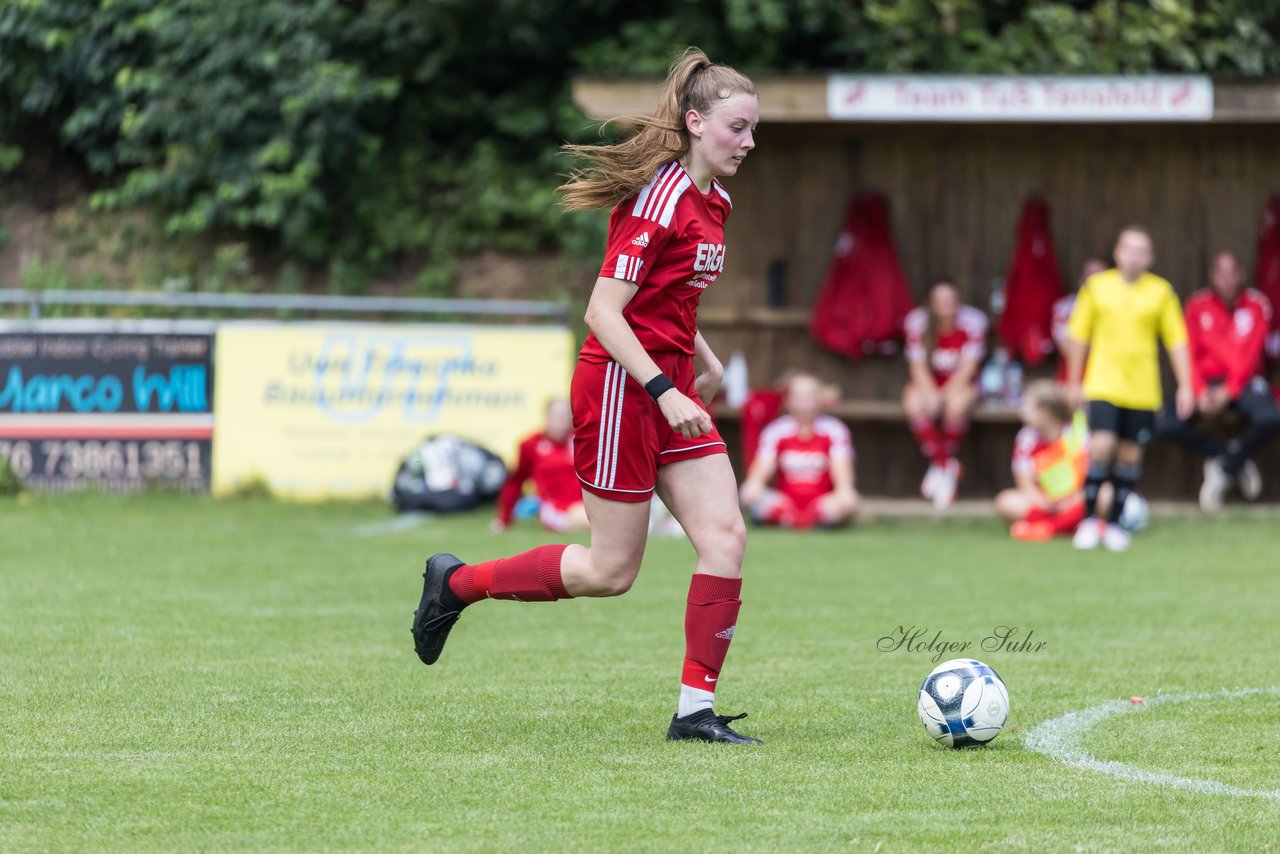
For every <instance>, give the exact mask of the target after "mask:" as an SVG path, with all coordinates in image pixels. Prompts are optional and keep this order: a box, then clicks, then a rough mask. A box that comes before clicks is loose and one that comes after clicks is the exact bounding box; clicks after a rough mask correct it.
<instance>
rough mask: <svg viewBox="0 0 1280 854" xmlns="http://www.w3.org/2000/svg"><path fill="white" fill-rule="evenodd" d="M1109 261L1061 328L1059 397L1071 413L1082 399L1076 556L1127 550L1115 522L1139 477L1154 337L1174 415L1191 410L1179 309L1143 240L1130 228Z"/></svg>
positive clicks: (1155, 385) (1150, 412) (1155, 377)
mask: <svg viewBox="0 0 1280 854" xmlns="http://www.w3.org/2000/svg"><path fill="white" fill-rule="evenodd" d="M1115 260H1116V266H1115V268H1114V269H1111V270H1104V271H1102V272H1101V273H1095V274H1094V275H1092V276H1090V277H1089V278H1088V279H1087V280H1086V281H1085V283H1084V285H1082V286H1081V288H1080V294H1079V296H1078V297H1077V298H1076V304H1075V308H1074V309H1073V310H1072V312H1071V320H1070V321H1069V322H1068V324H1067V335H1068V338H1069V343H1068V347H1067V383H1068V388H1067V393H1068V396H1069V398H1070V400H1071V403H1072V404H1073V405H1074V406H1077V407H1078V406H1080V405H1081V404H1082V403H1085V402H1087V404H1088V410H1087V411H1088V415H1089V471H1088V475H1087V476H1086V479H1085V485H1084V499H1085V520H1084V521H1083V522H1081V523H1080V527H1079V528H1077V529H1076V534H1075V540H1074V543H1075V546H1076V548H1078V549H1093V548H1097V547H1098V544H1099V543H1101V544H1102V545H1104V546H1106V547H1107V548H1108V549H1109V550H1111V551H1124V550H1125V549H1127V548H1128V547H1129V533H1128V532H1127V531H1125V530H1124V529H1123V528H1121V527H1120V526H1119V524H1117V523H1118V520H1119V519H1120V513H1121V511H1122V510H1123V509H1124V503H1125V499H1127V498H1128V497H1129V493H1130V492H1132V491H1133V488H1134V486H1136V485H1137V483H1138V478H1139V477H1141V475H1142V451H1143V448H1144V447H1145V446H1146V445H1147V444H1148V443H1149V442H1150V441H1151V439H1152V435H1153V433H1154V431H1155V420H1156V411H1157V410H1158V409H1159V408H1160V404H1161V392H1160V355H1159V351H1158V350H1157V348H1156V342H1157V339H1159V340H1160V341H1162V342H1164V347H1165V349H1166V350H1167V351H1168V352H1169V361H1170V362H1171V363H1172V364H1173V373H1174V376H1175V377H1176V378H1177V381H1178V393H1177V399H1176V408H1177V412H1178V417H1179V418H1187V417H1189V416H1190V415H1191V413H1192V412H1193V411H1194V410H1195V394H1194V393H1193V392H1192V389H1191V362H1190V358H1189V356H1188V354H1187V327H1186V324H1185V323H1184V322H1183V320H1182V305H1181V303H1180V302H1179V301H1178V295H1177V294H1176V293H1174V290H1173V286H1172V285H1170V284H1169V283H1168V282H1167V281H1165V280H1164V279H1162V278H1160V277H1159V276H1155V275H1152V274H1151V272H1150V269H1151V263H1152V261H1154V260H1155V252H1154V250H1153V249H1152V245H1151V235H1150V233H1149V232H1148V231H1147V230H1146V229H1145V228H1143V227H1142V226H1137V225H1131V226H1129V227H1128V228H1126V229H1124V230H1123V231H1121V232H1120V236H1119V237H1118V238H1117V239H1116V248H1115ZM1086 353H1087V354H1088V366H1087V367H1086V365H1085V361H1086V360H1085V355H1086ZM1082 377H1083V382H1082V381H1081V379H1082ZM1108 480H1110V481H1111V484H1112V487H1113V488H1114V490H1115V493H1114V495H1115V497H1114V498H1113V499H1112V501H1111V512H1110V513H1109V514H1108V515H1109V518H1108V519H1107V521H1106V522H1104V521H1103V520H1102V519H1100V518H1098V515H1097V510H1098V507H1097V505H1098V489H1099V487H1101V486H1102V484H1103V483H1105V482H1106V481H1108Z"/></svg>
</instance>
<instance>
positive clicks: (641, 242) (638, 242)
mask: <svg viewBox="0 0 1280 854" xmlns="http://www.w3.org/2000/svg"><path fill="white" fill-rule="evenodd" d="M631 245H632V246H639V247H640V248H642V249H643V248H644V247H646V246H648V245H649V232H647V231H646V232H645V233H644V234H642V235H640V236H639V237H637V238H636V239H635V240H632V241H631Z"/></svg>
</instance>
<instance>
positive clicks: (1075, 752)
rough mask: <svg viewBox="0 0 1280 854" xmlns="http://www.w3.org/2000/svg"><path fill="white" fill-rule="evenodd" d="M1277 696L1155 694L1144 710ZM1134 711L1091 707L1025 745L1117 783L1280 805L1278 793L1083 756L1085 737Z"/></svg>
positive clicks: (1279, 692)
mask: <svg viewBox="0 0 1280 854" xmlns="http://www.w3.org/2000/svg"><path fill="white" fill-rule="evenodd" d="M1260 694H1261V695H1267V696H1272V697H1275V696H1280V688H1241V689H1237V690H1227V689H1223V690H1221V691H1209V692H1204V693H1199V694H1157V695H1156V696H1154V697H1149V698H1148V699H1147V701H1146V703H1145V705H1147V706H1155V705H1159V704H1161V703H1189V702H1195V701H1200V702H1212V701H1215V700H1231V699H1236V698H1240V697H1254V696H1258V695H1260ZM1134 711H1137V710H1136V709H1134V707H1133V706H1132V705H1131V704H1130V703H1129V701H1128V700H1111V701H1109V702H1106V703H1101V704H1099V705H1097V706H1091V707H1090V708H1087V709H1082V710H1080V711H1078V712H1068V713H1067V714H1065V715H1063V716H1062V717H1059V718H1054V719H1053V720H1051V721H1045V722H1044V723H1042V724H1039V725H1037V726H1036V727H1034V728H1033V729H1031V730H1030V731H1029V732H1028V733H1027V736H1026V745H1027V747H1029V748H1031V749H1032V750H1034V751H1036V752H1037V753H1043V754H1045V755H1046V756H1049V757H1051V758H1053V759H1056V760H1058V761H1059V762H1062V763H1064V764H1066V765H1070V766H1072V767H1073V768H1083V769H1085V770H1087V771H1100V772H1101V773H1103V774H1109V775H1111V776H1112V777H1116V778H1117V779H1120V780H1128V781H1131V782H1137V783H1155V784H1156V785H1159V786H1169V787H1171V788H1174V789H1186V790H1188V791H1191V792H1198V793H1200V794H1203V795H1230V796H1233V797H1239V798H1262V799H1264V800H1268V801H1276V802H1280V789H1242V788H1240V787H1239V786H1231V785H1228V784H1226V783H1220V782H1218V781H1217V780H1198V779H1196V778H1194V777H1179V776H1178V775H1176V774H1166V773H1163V772H1160V771H1146V770H1144V769H1142V768H1135V767H1133V766H1132V765H1126V764H1124V763H1123V762H1115V761H1110V760H1104V759H1095V758H1094V757H1092V756H1090V755H1089V754H1088V753H1087V752H1085V749H1084V744H1083V738H1084V735H1085V733H1087V732H1088V731H1089V730H1090V729H1092V728H1093V727H1095V726H1097V725H1098V724H1099V723H1101V722H1102V721H1103V720H1105V719H1106V718H1109V717H1112V716H1113V715H1121V714H1126V713H1129V714H1132V713H1133V712H1134Z"/></svg>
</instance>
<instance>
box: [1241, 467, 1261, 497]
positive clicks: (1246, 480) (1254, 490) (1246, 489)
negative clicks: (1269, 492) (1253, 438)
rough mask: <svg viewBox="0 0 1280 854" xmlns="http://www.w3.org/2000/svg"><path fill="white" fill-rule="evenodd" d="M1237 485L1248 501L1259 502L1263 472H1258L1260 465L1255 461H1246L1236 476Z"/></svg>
mask: <svg viewBox="0 0 1280 854" xmlns="http://www.w3.org/2000/svg"><path fill="white" fill-rule="evenodd" d="M1236 484H1237V485H1238V486H1239V487H1240V494H1241V495H1243V496H1244V497H1245V500H1246V501H1257V500H1258V496H1259V495H1261V494H1262V472H1260V471H1258V464H1257V463H1255V462H1254V461H1253V460H1245V461H1244V465H1242V466H1241V467H1240V471H1239V473H1238V474H1236Z"/></svg>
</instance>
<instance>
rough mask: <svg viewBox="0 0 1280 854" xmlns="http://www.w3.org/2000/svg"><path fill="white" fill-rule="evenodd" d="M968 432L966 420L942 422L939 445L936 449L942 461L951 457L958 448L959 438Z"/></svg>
mask: <svg viewBox="0 0 1280 854" xmlns="http://www.w3.org/2000/svg"><path fill="white" fill-rule="evenodd" d="M967 432H969V422H968V421H944V422H943V424H942V440H941V441H940V442H939V445H941V447H940V448H939V449H938V450H939V453H940V454H941V456H942V458H943V461H944V462H945V461H946V460H949V459H951V458H952V457H954V456H955V455H956V452H957V451H959V450H960V440H961V439H963V438H964V434H965V433H967Z"/></svg>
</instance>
